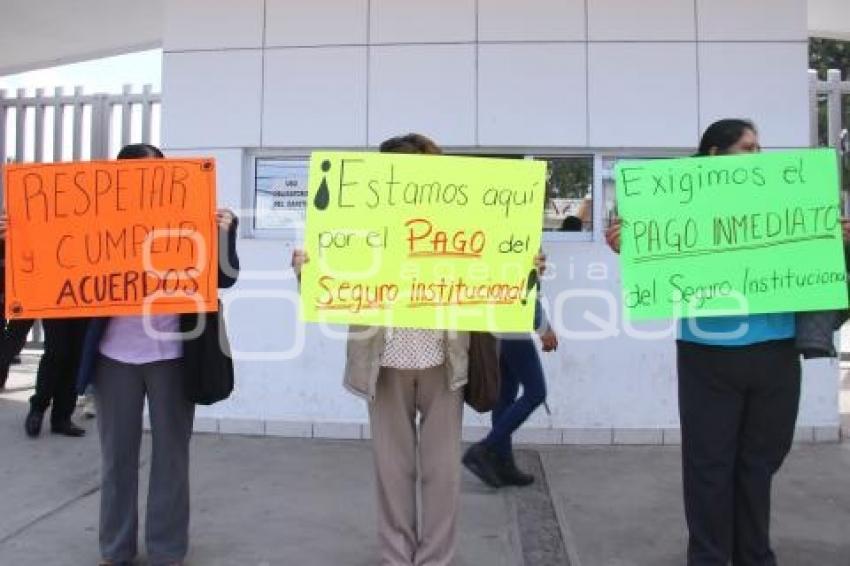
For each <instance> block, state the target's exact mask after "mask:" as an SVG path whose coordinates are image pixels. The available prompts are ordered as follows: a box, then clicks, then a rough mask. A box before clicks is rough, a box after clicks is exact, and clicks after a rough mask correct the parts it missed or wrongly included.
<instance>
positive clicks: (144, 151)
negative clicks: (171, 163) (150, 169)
mask: <svg viewBox="0 0 850 566" xmlns="http://www.w3.org/2000/svg"><path fill="white" fill-rule="evenodd" d="M164 157H165V155H163V154H162V150H160V149H159V148H158V147H156V146H155V145H151V144H149V143H131V144H130V145H125V146H124V147H123V148H121V151H119V152H118V159H162V158H164Z"/></svg>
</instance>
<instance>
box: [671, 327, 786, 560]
mask: <svg viewBox="0 0 850 566" xmlns="http://www.w3.org/2000/svg"><path fill="white" fill-rule="evenodd" d="M677 346H678V371H679V413H680V418H681V425H682V469H683V482H684V495H685V515H686V518H687V522H688V531H689V533H690V537H689V541H688V566H726V565H727V564H728V563H729V561H730V560H731V561H732V564H733V565H734V566H775V565H776V557H775V555H774V553H773V551H772V550H771V548H770V493H771V483H772V480H773V475H774V474H775V473H776V471H777V470H779V467H780V466H781V465H782V462H783V460H784V459H785V456H786V455H787V454H788V451H789V450H790V449H791V443H792V441H793V438H794V426H795V424H796V421H797V411H798V407H799V403H800V358H799V355H798V353H797V351H796V349H795V348H794V344H793V342H792V341H785V340H783V341H772V342H764V343H760V344H754V345H751V346H742V347H717V346H702V345H697V344H692V343H688V342H681V341H680V342H679V343H678V345H677Z"/></svg>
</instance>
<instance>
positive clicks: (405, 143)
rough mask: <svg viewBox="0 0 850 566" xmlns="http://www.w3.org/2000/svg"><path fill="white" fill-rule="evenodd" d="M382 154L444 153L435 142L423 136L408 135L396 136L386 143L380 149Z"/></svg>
mask: <svg viewBox="0 0 850 566" xmlns="http://www.w3.org/2000/svg"><path fill="white" fill-rule="evenodd" d="M378 149H379V150H380V152H381V153H426V154H430V155H439V154H441V153H443V150H442V149H440V146H438V145H437V144H436V143H435V142H434V140H432V139H431V138H429V137H426V136H423V135H422V134H407V135H404V136H396V137H394V138H390V139H388V140H386V141H384V142H383V143H382V144H381V145H380V147H379V148H378Z"/></svg>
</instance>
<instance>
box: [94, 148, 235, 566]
mask: <svg viewBox="0 0 850 566" xmlns="http://www.w3.org/2000/svg"><path fill="white" fill-rule="evenodd" d="M163 157H164V156H163V154H162V152H161V151H160V150H159V149H158V148H156V147H154V146H150V145H145V144H136V145H130V146H127V147H125V148H124V149H122V150H121V152H120V153H119V155H118V159H161V158H163ZM237 222H238V221H237V218H236V216H235V215H234V214H233V213H232V212H231V211H229V210H218V211H217V212H216V224H217V226H218V230H219V235H218V237H219V241H220V242H222V245H220V246H219V258H218V286H219V288H224V287H230V286H232V285H234V284H235V282H236V278H237V276H238V271H239V258H238V256H237V253H236V227H237ZM217 331H218V327H217V326H215V325H213V324H212V323H211V321H210V319H209V318H207V317H204V316H203V315H202V314H185V315H177V314H157V315H143V316H115V317H112V318H95V319H92V320H91V322H90V323H89V327H88V331H87V334H86V339H85V345H84V348H83V362H82V364H81V368H80V376H79V381H78V387H79V389H80V390H81V391H82V390H84V389H85V387H86V386H87V385H88V384H89V383H92V384H93V385H94V394H95V403H96V406H97V417H98V418H97V422H98V432H99V436H100V446H101V453H102V480H101V482H102V483H101V502H100V537H99V539H100V550H101V556H102V562H101V564H102V565H116V566H117V565H125V564H132V563H133V560H134V559H135V557H136V554H137V528H138V485H139V452H140V448H141V439H142V414H143V410H144V406H145V401H146V400H147V404H148V409H149V414H150V424H151V437H152V457H151V470H150V484H149V489H148V504H147V522H146V525H145V540H146V546H147V553H148V556H149V563H150V564H151V565H152V566H179V565H181V564H183V560H184V558H185V556H186V554H187V552H188V545H189V514H190V509H189V441H190V438H191V435H192V425H193V420H194V413H195V405H194V402H193V400H192V399H190V398H189V395H188V393H187V391H188V385H187V384H188V383H189V381H190V378H192V377H193V376H190V375H189V374H190V373H197V372H200V371H201V370H200V369H199V368H201V367H207V366H211V365H213V363H214V364H218V365H219V366H220V365H222V364H223V363H225V362H224V361H222V360H221V359H220V358H221V357H223V356H226V354H225V353H224V352H223V351H222V346H221V344H220V342H219V341H218V340H219V336H218V334H217ZM210 334H212V335H213V336H214V338H212V339H211V340H208V339H207V336H208V335H210ZM198 340H202V341H203V344H205V345H207V344H210V343H214V344H215V345H216V347H217V348H218V351H210V350H205V349H203V348H198V347H196V343H197V342H196V341H198ZM198 356H207V357H208V358H209V359H210V360H212V362H211V363H210V364H204V363H201V362H199V360H198V359H196V358H197V357H198ZM226 363H229V364H230V371H231V372H232V362H230V360H229V358H228V359H227V360H226ZM231 377H232V374H231Z"/></svg>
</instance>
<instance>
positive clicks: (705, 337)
mask: <svg viewBox="0 0 850 566" xmlns="http://www.w3.org/2000/svg"><path fill="white" fill-rule="evenodd" d="M796 331H797V328H796V323H795V321H794V313H775V314H752V315H749V316H745V315H741V316H706V317H698V318H683V319H682V320H680V321H679V339H680V340H684V341H685V342H693V343H696V344H705V345H707V346H748V345H750V344H757V343H759V342H768V341H770V340H787V339H789V338H793V337H794V335H795V333H796Z"/></svg>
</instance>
